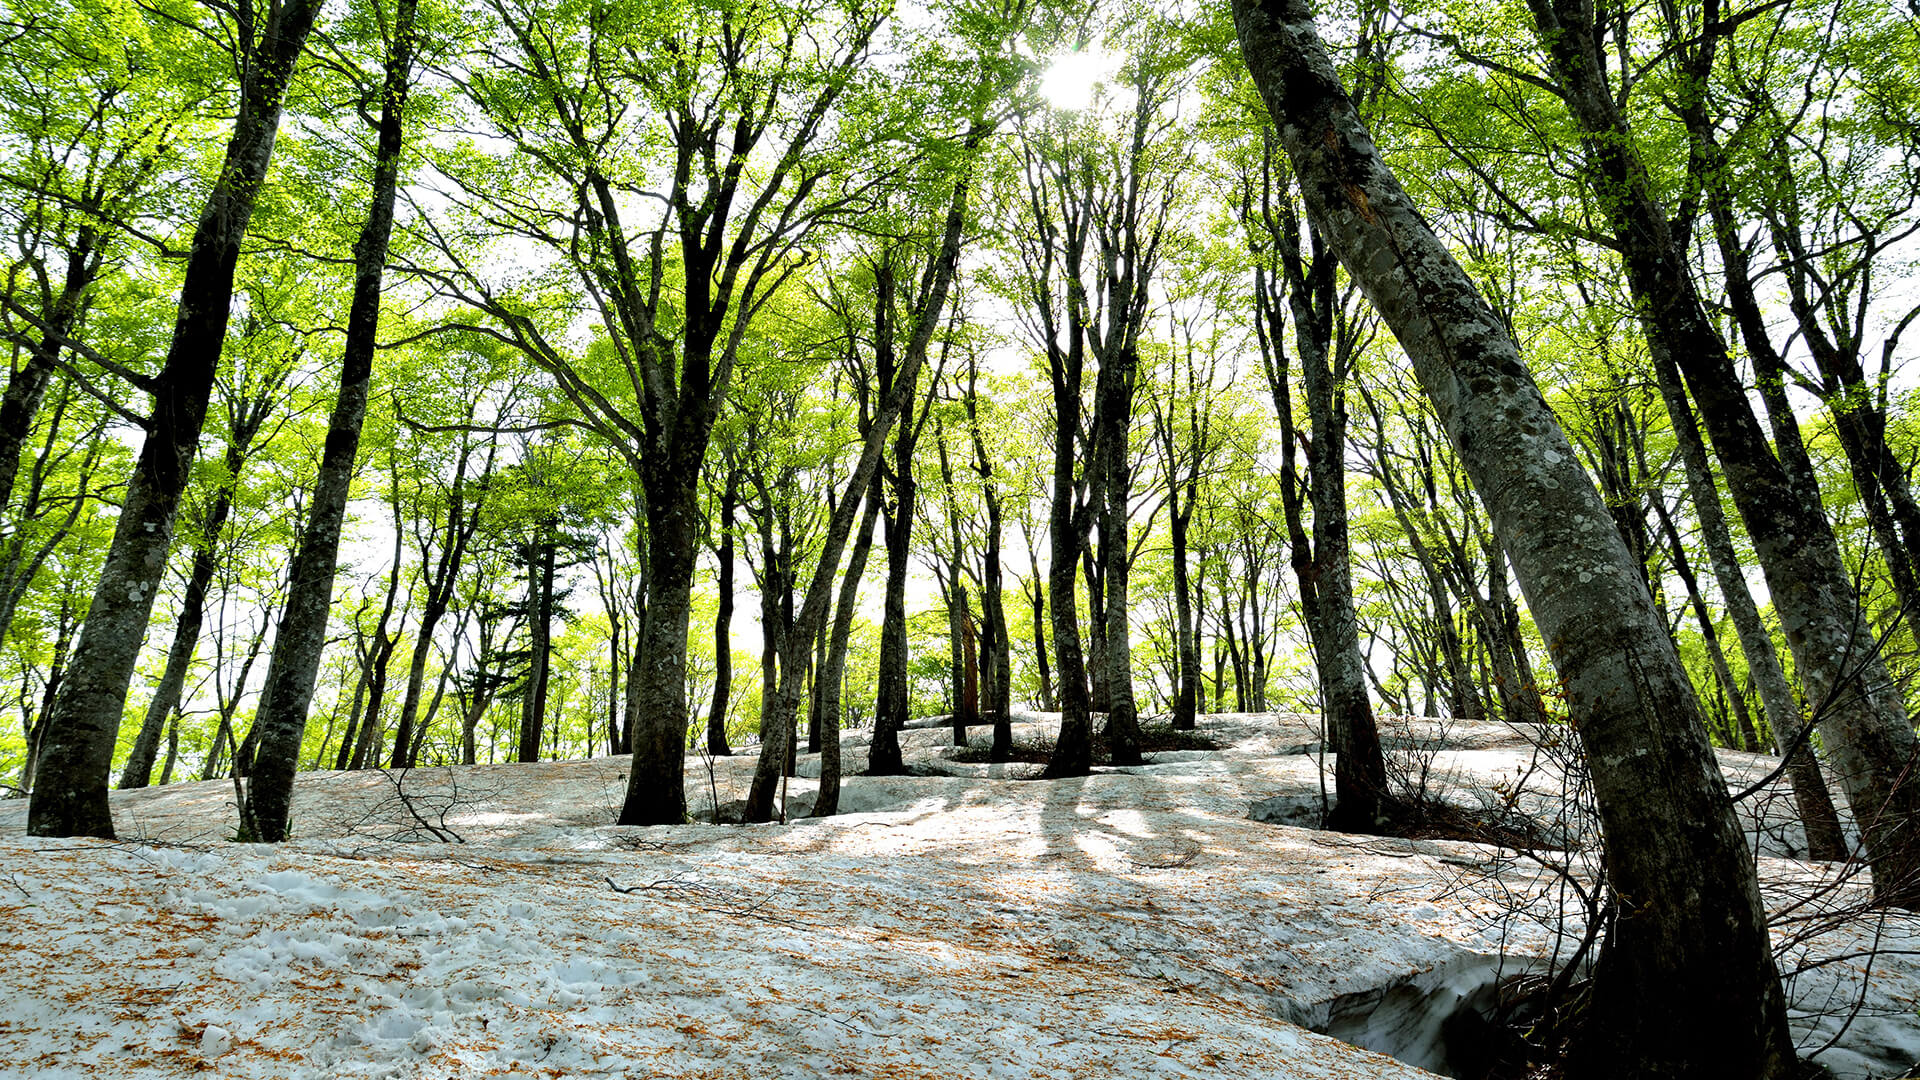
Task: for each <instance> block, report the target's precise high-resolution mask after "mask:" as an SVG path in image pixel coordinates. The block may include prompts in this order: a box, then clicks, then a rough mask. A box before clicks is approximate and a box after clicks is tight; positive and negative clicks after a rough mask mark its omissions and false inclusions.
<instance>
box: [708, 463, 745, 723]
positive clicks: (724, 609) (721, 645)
mask: <svg viewBox="0 0 1920 1080" xmlns="http://www.w3.org/2000/svg"><path fill="white" fill-rule="evenodd" d="M739 498H740V474H739V472H737V471H736V470H731V469H729V470H728V471H727V488H726V492H725V494H723V495H721V497H720V525H719V528H720V548H719V551H718V552H717V558H718V560H719V563H720V573H719V592H720V603H719V606H718V608H717V609H716V610H715V612H714V616H713V702H712V704H710V705H708V707H707V753H708V754H710V755H712V756H713V757H731V756H732V755H733V747H731V746H728V745H727V708H728V706H729V705H730V703H731V702H732V700H733V509H734V507H735V506H736V505H737V504H738V502H739Z"/></svg>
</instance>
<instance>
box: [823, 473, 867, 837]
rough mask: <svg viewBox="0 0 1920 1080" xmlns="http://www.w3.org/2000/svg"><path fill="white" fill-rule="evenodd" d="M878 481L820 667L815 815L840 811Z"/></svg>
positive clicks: (855, 541) (856, 535)
mask: <svg viewBox="0 0 1920 1080" xmlns="http://www.w3.org/2000/svg"><path fill="white" fill-rule="evenodd" d="M883 498H884V496H882V494H881V491H880V485H879V483H878V482H877V481H876V482H875V483H872V484H870V485H868V487H867V509H866V512H865V514H864V516H862V517H861V519H860V531H858V532H856V533H854V534H853V552H852V554H850V555H848V556H847V573H846V576H845V577H844V578H842V579H841V581H840V598H839V601H838V603H837V606H836V607H835V609H834V612H833V642H832V645H831V646H829V647H828V649H827V662H826V664H825V665H824V666H823V667H822V668H821V669H820V704H821V716H820V791H819V794H817V795H816V796H814V800H813V816H814V817H832V816H833V815H835V814H837V813H839V812H840V769H841V766H840V689H841V685H842V682H843V680H844V679H845V677H846V671H847V642H848V640H849V639H850V638H851V637H852V635H853V614H854V609H855V608H856V607H858V606H859V600H860V579H861V577H862V576H864V575H865V574H866V572H867V554H868V553H869V552H870V551H871V550H872V549H873V528H874V523H875V521H876V520H877V519H878V518H879V516H880V503H881V501H882V500H883Z"/></svg>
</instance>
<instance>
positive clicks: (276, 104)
mask: <svg viewBox="0 0 1920 1080" xmlns="http://www.w3.org/2000/svg"><path fill="white" fill-rule="evenodd" d="M319 9H320V5H319V2H318V0H287V3H286V4H285V5H284V6H281V7H279V8H276V9H274V10H273V13H272V15H271V16H270V17H269V19H268V20H267V24H266V26H265V27H263V28H262V29H261V34H260V38H259V41H258V44H257V45H255V46H254V47H253V48H252V49H250V50H249V52H250V55H249V56H248V57H247V61H248V62H247V64H246V78H245V79H244V80H243V82H242V85H241V91H240V102H239V106H240V107H239V114H238V117H237V118H236V119H235V121H234V128H233V138H232V140H231V141H230V142H229V143H228V144H227V151H226V156H225V160H224V161H223V162H222V163H221V166H220V170H219V173H218V174H217V178H216V179H215V181H214V187H213V191H212V193H211V194H210V195H209V196H208V198H207V202H206V205H205V207H204V208H203V209H202V210H201V213H200V220H199V224H198V225H197V226H196V228H195V230H194V235H193V245H192V248H191V250H190V251H189V253H188V256H187V264H186V268H185V274H184V277H183V281H182V284H181V288H180V305H179V310H178V314H177V316H176V319H175V322H174V328H173V340H172V344H171V345H170V346H169V348H168V350H167V359H166V363H165V365H164V366H163V367H162V368H161V370H160V374H159V375H158V376H157V377H156V378H155V380H154V383H155V385H154V394H153V405H154V408H153V418H152V422H151V424H150V426H149V427H148V429H147V433H146V439H145V442H144V443H143V445H142V446H141V449H140V456H139V459H138V461H137V462H136V464H135V465H134V470H133V476H132V478H131V479H130V480H129V481H128V483H127V488H126V491H125V493H124V495H123V496H122V499H121V504H120V516H119V521H118V524H117V525H116V526H115V529H114V534H113V545H112V547H110V548H109V549H108V551H107V558H106V562H105V564H104V565H103V566H102V567H101V569H100V581H99V585H98V586H97V587H96V589H95V590H94V595H93V602H92V603H91V604H90V605H89V606H88V608H87V621H86V624H85V626H84V627H83V629H82V630H81V632H80V644H79V647H78V648H77V649H76V650H75V654H74V659H73V665H72V669H71V674H70V677H69V678H68V680H67V683H66V685H65V686H64V687H63V688H62V690H61V694H60V697H59V700H57V701H56V702H55V703H54V708H53V714H52V715H51V716H50V717H48V722H47V735H46V739H45V742H44V745H43V747H42V751H41V759H40V766H39V769H40V774H39V778H38V782H37V783H35V785H34V789H33V798H32V801H31V804H30V805H29V807H28V811H27V816H28V822H27V828H28V831H29V832H30V833H32V834H33V835H35V836H75V835H84V836H100V837H111V836H113V817H112V814H111V813H110V812H109V810H108V808H107V780H108V777H109V774H110V772H111V770H112V768H113V752H114V744H115V741H116V738H117V736H118V734H119V730H120V718H121V715H122V712H123V710H124V709H125V706H126V700H127V687H128V684H129V683H130V682H131V680H132V678H133V669H134V665H135V663H136V662H137V661H138V660H139V657H140V646H141V644H142V643H143V642H144V641H145V640H146V632H147V621H148V619H149V618H150V617H151V616H152V614H153V599H154V596H155V594H156V593H157V592H158V591H159V587H160V578H161V576H162V575H163V574H164V573H165V572H166V564H167V547H168V545H169V543H170V542H171V540H172V539H173V519H174V513H175V511H176V510H177V509H178V508H179V505H180V493H181V492H182V491H184V490H185V488H186V486H187V479H188V475H189V473H190V472H191V470H192V465H193V456H194V452H195V450H196V449H197V448H198V447H199V445H200V428H201V426H202V424H203V423H204V422H205V420H206V416H207V403H208V401H209V399H210V397H211V395H212V392H213V380H214V374H215V372H216V370H217V368H218V366H219V360H220V349H221V346H222V344H223V343H224V342H225V340H226V334H227V320H228V316H229V314H230V312H231V310H232V300H233V275H234V269H235V267H236V265H237V264H238V263H239V260H240V241H241V238H242V237H243V236H244V235H245V234H246V231H247V223H248V221H249V220H250V219H251V217H252V216H253V206H254V200H255V197H256V196H257V195H258V193H259V190H260V185H261V183H262V182H263V181H264V180H265V178H266V174H267V162H268V161H269V159H271V157H272V156H273V143H274V136H275V135H276V134H277V132H278V130H279V124H280V107H281V103H282V100H283V98H284V95H285V92H286V86H287V82H288V80H289V79H290V78H291V77H292V74H293V67H294V63H295V61H296V60H297V59H298V58H299V56H300V50H301V47H302V45H303V44H304V43H305V42H306V38H307V32H308V31H309V30H311V29H312V28H313V20H314V16H315V15H316V14H317V13H318V12H319Z"/></svg>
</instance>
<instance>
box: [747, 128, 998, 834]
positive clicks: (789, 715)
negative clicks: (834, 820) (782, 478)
mask: <svg viewBox="0 0 1920 1080" xmlns="http://www.w3.org/2000/svg"><path fill="white" fill-rule="evenodd" d="M987 130H988V129H987V126H986V124H985V123H984V122H983V121H982V120H981V119H979V118H978V117H976V118H975V119H974V121H973V123H972V126H971V127H970V128H969V129H968V132H967V135H966V138H965V140H964V146H965V150H966V152H967V153H968V155H971V154H972V153H974V152H975V151H977V150H978V148H979V146H980V143H981V141H982V140H984V139H985V138H986V134H987ZM969 183H970V181H969V180H968V179H966V178H962V179H960V180H958V181H955V183H954V185H953V197H952V201H951V202H950V203H949V205H948V208H947V217H946V221H945V228H944V229H943V231H942V233H941V237H940V246H939V248H938V249H937V250H936V251H934V252H933V253H932V254H931V256H930V261H929V265H928V266H927V272H926V274H925V280H926V283H927V284H926V289H925V292H924V296H925V301H924V302H923V303H922V304H921V305H920V310H919V311H918V312H917V313H916V318H917V319H918V322H917V323H916V324H915V326H914V327H913V333H912V336H911V337H910V338H909V339H908V342H907V349H906V353H905V355H904V356H902V357H901V361H900V371H899V374H898V377H897V378H895V379H893V380H891V381H890V382H889V383H887V393H886V396H885V397H884V398H882V399H881V402H880V404H879V406H878V408H876V409H875V411H874V417H873V425H872V426H871V427H870V428H868V430H867V432H866V434H865V436H864V438H863V439H862V442H861V447H860V459H859V461H858V463H856V464H855V466H854V469H853V475H852V476H851V477H849V478H848V480H847V484H846V488H845V490H844V492H843V494H842V495H841V496H840V498H839V500H838V501H836V502H835V504H834V508H833V516H832V518H831V519H830V520H829V521H828V524H827V535H826V538H825V539H824V540H823V541H822V542H821V545H820V555H819V559H818V561H817V562H816V563H815V564H814V569H813V578H812V580H811V581H810V582H809V583H808V585H807V593H806V598H805V600H803V601H802V603H801V607H800V614H799V616H798V618H796V619H795V624H796V627H797V628H796V629H795V630H794V631H793V632H792V633H790V634H789V635H788V637H787V648H786V655H785V656H783V657H782V661H783V663H782V664H781V668H782V671H781V679H780V690H779V693H778V694H777V696H776V697H775V698H774V709H775V722H774V723H773V724H772V725H771V728H770V733H771V735H772V737H773V739H774V740H775V742H776V745H774V746H767V747H762V748H761V750H760V761H759V763H758V765H756V766H755V768H754V771H753V786H752V787H751V788H750V789H748V792H747V812H746V819H747V820H748V821H749V822H764V821H770V820H772V818H773V797H774V789H775V787H776V784H777V781H778V780H779V771H780V763H781V762H782V761H783V760H785V758H786V756H787V751H788V748H789V747H791V745H792V742H791V740H792V738H793V720H794V714H795V711H796V710H797V709H798V708H799V704H800V679H799V674H798V672H799V669H800V668H802V667H804V666H805V665H804V664H803V663H802V662H801V656H802V654H801V652H800V649H802V648H804V647H805V646H804V645H801V646H796V645H795V642H810V641H811V640H812V639H813V635H814V634H816V633H818V628H819V626H820V623H821V620H822V619H823V618H824V616H825V614H826V608H827V603H828V601H829V599H830V598H831V596H832V594H833V581H834V575H835V573H836V572H837V571H838V569H839V565H840V556H841V554H842V553H843V552H844V551H845V550H846V545H847V537H848V534H850V533H851V532H852V531H853V519H854V515H855V514H856V513H858V512H859V510H860V504H861V501H862V500H861V498H860V496H861V493H863V492H865V491H867V489H868V487H869V486H870V485H871V484H872V483H873V482H874V477H875V475H876V474H877V473H878V472H879V469H880V458H881V456H882V454H883V453H884V452H885V449H886V440H887V436H888V435H889V434H890V433H891V432H892V430H893V426H894V424H896V423H902V422H904V417H905V414H906V411H907V407H908V405H909V403H910V402H911V401H912V400H913V395H914V392H915V390H916V389H917V388H918V386H919V382H920V369H921V367H922V366H924V365H925V363H926V359H927V350H928V347H929V346H930V345H931V344H932V342H933V334H934V330H935V329H936V328H937V327H938V326H939V324H940V317H941V312H942V311H943V310H944V309H945V308H946V303H947V293H948V290H949V289H950V288H951V287H952V285H953V279H954V275H955V274H956V273H957V272H958V270H959V264H960V237H961V229H962V226H963V225H964V224H965V222H966V216H967V193H968V188H969Z"/></svg>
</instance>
